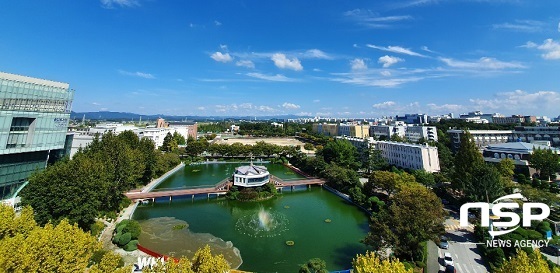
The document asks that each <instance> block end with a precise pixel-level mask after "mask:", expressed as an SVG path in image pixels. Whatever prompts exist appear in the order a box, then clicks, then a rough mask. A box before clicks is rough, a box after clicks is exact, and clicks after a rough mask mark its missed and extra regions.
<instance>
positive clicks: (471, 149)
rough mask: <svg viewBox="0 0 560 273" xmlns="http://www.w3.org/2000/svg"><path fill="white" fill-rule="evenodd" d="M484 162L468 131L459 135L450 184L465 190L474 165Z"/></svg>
mask: <svg viewBox="0 0 560 273" xmlns="http://www.w3.org/2000/svg"><path fill="white" fill-rule="evenodd" d="M482 164H484V158H483V157H482V154H481V153H480V152H479V151H478V148H477V147H476V144H475V143H474V140H473V139H472V136H471V134H470V133H469V131H465V133H464V134H463V135H462V136H461V144H460V146H459V150H458V151H457V154H456V155H455V176H454V179H453V181H452V182H451V184H452V185H453V186H454V187H455V188H456V189H459V190H463V191H464V190H465V189H466V188H467V186H468V183H469V179H470V177H471V176H472V173H473V171H474V168H475V166H478V165H482Z"/></svg>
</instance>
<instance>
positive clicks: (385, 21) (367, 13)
mask: <svg viewBox="0 0 560 273" xmlns="http://www.w3.org/2000/svg"><path fill="white" fill-rule="evenodd" d="M343 14H344V16H347V17H349V18H351V19H352V20H354V21H356V22H357V23H358V24H359V25H362V26H365V27H369V28H389V27H391V26H392V24H394V23H396V22H400V21H408V20H412V19H413V18H412V16H410V15H393V16H380V15H379V14H378V13H376V12H373V11H371V10H364V9H354V10H349V11H346V12H344V13H343Z"/></svg>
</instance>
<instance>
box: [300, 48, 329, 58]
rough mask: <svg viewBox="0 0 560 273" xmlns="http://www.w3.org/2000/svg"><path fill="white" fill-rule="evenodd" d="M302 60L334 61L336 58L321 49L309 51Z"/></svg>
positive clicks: (303, 55)
mask: <svg viewBox="0 0 560 273" xmlns="http://www.w3.org/2000/svg"><path fill="white" fill-rule="evenodd" d="M302 58H309V59H325V60H332V59H334V57H332V56H330V55H329V54H327V53H325V52H324V51H321V50H319V49H309V50H307V51H305V52H304V53H303V54H302Z"/></svg>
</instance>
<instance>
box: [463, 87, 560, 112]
mask: <svg viewBox="0 0 560 273" xmlns="http://www.w3.org/2000/svg"><path fill="white" fill-rule="evenodd" d="M470 102H471V103H472V104H473V107H476V108H477V109H488V110H504V109H507V110H508V111H511V112H514V113H516V112H534V111H538V112H539V113H545V112H549V113H554V114H556V113H557V111H558V105H560V93H558V92H554V91H537V92H535V93H528V92H526V91H523V90H515V91H512V92H502V93H497V94H496V95H495V98H494V99H490V100H488V99H480V98H477V99H470Z"/></svg>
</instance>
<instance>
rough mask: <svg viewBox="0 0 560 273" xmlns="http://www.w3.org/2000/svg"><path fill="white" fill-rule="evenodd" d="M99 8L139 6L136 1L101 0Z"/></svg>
mask: <svg viewBox="0 0 560 273" xmlns="http://www.w3.org/2000/svg"><path fill="white" fill-rule="evenodd" d="M101 6H102V7H104V8H107V9H112V8H114V7H115V6H119V7H126V8H131V7H138V6H140V2H138V0H101Z"/></svg>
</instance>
